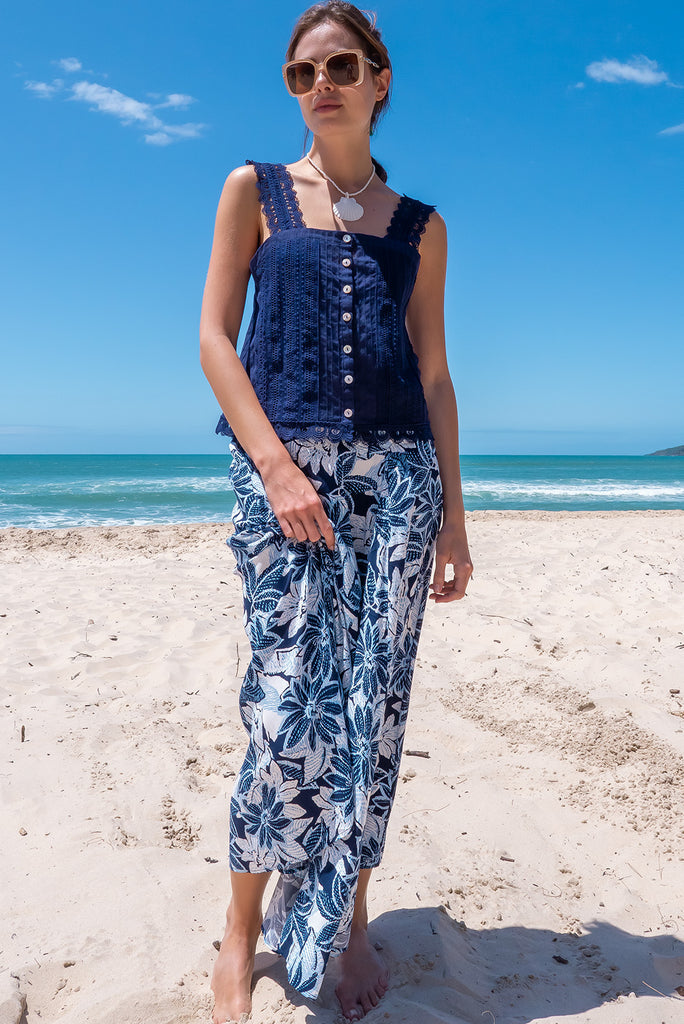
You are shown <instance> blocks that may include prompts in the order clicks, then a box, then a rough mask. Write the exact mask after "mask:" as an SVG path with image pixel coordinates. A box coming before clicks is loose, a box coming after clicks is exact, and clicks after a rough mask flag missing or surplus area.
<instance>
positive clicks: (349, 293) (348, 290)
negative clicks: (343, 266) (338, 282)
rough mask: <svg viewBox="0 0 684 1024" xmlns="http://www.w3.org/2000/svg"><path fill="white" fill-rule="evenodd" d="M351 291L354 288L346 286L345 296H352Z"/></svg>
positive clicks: (344, 289)
mask: <svg viewBox="0 0 684 1024" xmlns="http://www.w3.org/2000/svg"><path fill="white" fill-rule="evenodd" d="M351 290H352V286H351V285H350V284H345V286H344V288H343V289H342V291H343V292H344V294H345V295H351Z"/></svg>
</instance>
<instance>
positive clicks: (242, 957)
mask: <svg viewBox="0 0 684 1024" xmlns="http://www.w3.org/2000/svg"><path fill="white" fill-rule="evenodd" d="M260 928H261V922H259V924H258V925H257V927H256V931H255V930H254V929H253V928H252V929H248V928H244V927H243V926H240V925H238V924H236V923H235V921H234V920H233V915H232V914H231V908H230V907H229V908H228V913H227V914H226V931H225V934H224V936H223V938H222V940H221V949H220V950H219V955H218V959H217V960H216V963H215V964H214V971H213V974H212V977H211V991H212V992H213V993H214V1014H213V1017H212V1024H225V1022H226V1021H239V1020H240V1018H241V1017H242V1015H243V1014H249V1012H250V1010H251V1009H252V972H253V970H254V953H255V950H256V944H257V939H258V938H259V931H260ZM243 1019H244V1018H243Z"/></svg>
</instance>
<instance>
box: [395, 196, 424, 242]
mask: <svg viewBox="0 0 684 1024" xmlns="http://www.w3.org/2000/svg"><path fill="white" fill-rule="evenodd" d="M435 209H436V207H435V206H429V205H428V204H427V203H421V202H420V200H419V199H410V198H409V197H408V196H402V197H401V199H400V200H399V205H398V206H397V208H396V209H395V211H394V214H393V215H392V221H391V223H390V226H389V228H388V229H387V236H388V237H389V238H400V239H402V241H405V242H408V243H409V245H412V246H413V248H414V249H417V248H418V247H419V245H420V238H421V235H422V234H423V232H424V231H425V226H426V224H427V222H428V220H429V217H430V214H431V213H432V212H433V210H435Z"/></svg>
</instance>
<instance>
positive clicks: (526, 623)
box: [477, 612, 532, 1013]
mask: <svg viewBox="0 0 684 1024" xmlns="http://www.w3.org/2000/svg"><path fill="white" fill-rule="evenodd" d="M477 614H478V615H481V616H482V617H483V618H485V619H506V621H507V622H519V623H520V625H521V626H531V625H532V623H531V622H530V620H529V619H513V618H511V616H510V615H495V614H494V612H477ZM482 1012H483V1013H491V1012H492V1011H491V1010H483V1011H482Z"/></svg>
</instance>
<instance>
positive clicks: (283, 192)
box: [216, 160, 435, 440]
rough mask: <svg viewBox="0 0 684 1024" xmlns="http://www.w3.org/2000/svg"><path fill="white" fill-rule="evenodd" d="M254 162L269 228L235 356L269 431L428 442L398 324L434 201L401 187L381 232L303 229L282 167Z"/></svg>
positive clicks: (223, 423)
mask: <svg viewBox="0 0 684 1024" xmlns="http://www.w3.org/2000/svg"><path fill="white" fill-rule="evenodd" d="M247 162H248V163H254V161H251V160H248V161H247ZM254 167H255V170H256V174H257V182H258V188H259V196H260V200H261V204H262V207H263V209H264V213H265V215H266V220H267V223H268V228H269V232H270V234H269V237H268V238H267V239H266V240H265V241H264V242H263V243H262V245H260V246H259V248H258V249H257V251H256V253H255V254H254V256H253V258H252V260H251V262H250V270H251V273H252V276H253V278H254V310H253V314H252V318H251V321H250V324H249V327H248V330H247V334H246V337H245V341H244V344H243V346H242V349H241V353H240V359H241V361H242V363H243V365H244V367H245V369H246V371H247V373H248V375H249V378H250V381H251V382H252V385H253V387H254V390H255V392H256V395H257V398H258V399H259V402H260V403H261V406H262V408H263V409H264V412H265V413H266V415H267V416H268V418H269V420H270V422H271V423H272V424H273V427H274V429H275V431H276V433H277V434H278V436H279V437H280V438H281V439H282V440H292V439H294V438H305V437H312V438H316V437H328V438H331V439H333V440H352V439H354V438H366V439H372V438H374V437H375V438H382V437H385V436H392V437H397V438H399V437H408V438H416V439H418V438H424V439H432V432H431V430H430V422H429V417H428V410H427V405H426V403H425V396H424V393H423V387H422V384H421V381H420V373H419V370H418V359H417V357H416V354H415V352H414V350H413V347H412V346H411V342H410V339H409V336H408V333H407V331H406V322H405V321H406V307H407V305H408V302H409V299H410V297H411V293H412V291H413V286H414V284H415V280H416V274H417V272H418V265H419V263H420V253H419V251H418V247H419V244H420V237H421V235H422V233H423V231H424V230H425V225H426V223H427V220H428V218H429V216H430V214H431V213H432V211H433V210H434V209H435V207H434V206H428V205H426V204H425V203H421V202H419V201H418V200H416V199H410V198H409V197H408V196H405V195H404V196H402V197H401V199H400V200H399V203H398V205H397V207H396V209H395V211H394V215H393V217H392V220H391V223H390V225H389V227H388V229H387V231H386V233H385V235H383V236H379V235H367V234H362V233H354V232H353V231H351V230H349V231H337V230H325V229H322V228H307V227H306V225H305V224H304V221H303V218H302V214H301V211H300V209H299V203H298V201H297V195H296V192H295V189H294V183H293V180H292V176H291V175H290V172H289V171H288V170H287V168H286V167H285V166H284V164H262V163H254ZM216 433H217V434H226V435H228V436H231V435H232V430H231V428H230V426H229V424H228V422H227V420H226V418H225V416H223V415H222V416H221V418H220V420H219V422H218V425H217V427H216Z"/></svg>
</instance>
